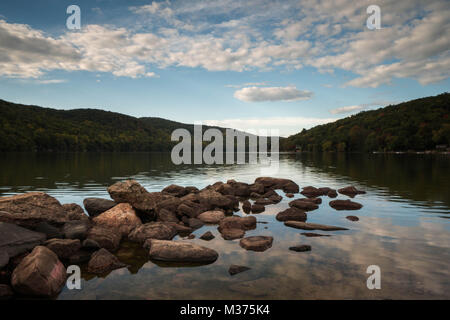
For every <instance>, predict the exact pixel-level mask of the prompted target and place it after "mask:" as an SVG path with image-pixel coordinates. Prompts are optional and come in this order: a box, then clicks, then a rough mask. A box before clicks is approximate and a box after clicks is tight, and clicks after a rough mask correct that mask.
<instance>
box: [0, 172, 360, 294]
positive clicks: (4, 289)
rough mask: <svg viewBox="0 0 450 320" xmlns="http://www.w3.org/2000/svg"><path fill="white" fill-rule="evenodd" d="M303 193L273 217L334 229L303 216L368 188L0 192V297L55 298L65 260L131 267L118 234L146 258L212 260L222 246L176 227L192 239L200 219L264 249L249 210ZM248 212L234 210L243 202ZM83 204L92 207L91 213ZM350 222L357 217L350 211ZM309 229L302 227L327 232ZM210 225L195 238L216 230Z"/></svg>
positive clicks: (97, 268)
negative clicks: (71, 196)
mask: <svg viewBox="0 0 450 320" xmlns="http://www.w3.org/2000/svg"><path fill="white" fill-rule="evenodd" d="M276 190H281V191H283V192H284V193H285V196H286V197H287V198H292V197H294V195H295V194H302V195H303V196H304V197H305V198H300V199H295V200H292V201H290V202H289V208H288V209H286V210H283V211H281V212H279V213H278V214H277V215H276V219H277V220H278V221H280V223H284V225H285V226H287V227H291V228H297V229H303V230H309V231H310V230H321V231H337V230H347V229H346V228H342V227H336V226H327V225H319V224H314V223H307V222H306V220H307V218H308V212H309V211H313V210H316V209H318V208H319V205H320V204H321V203H322V199H321V198H320V197H322V196H327V197H330V198H335V197H337V195H338V193H340V194H343V195H346V196H349V197H352V198H353V197H355V196H356V195H358V194H361V193H365V192H364V191H361V190H357V189H356V188H354V187H345V188H342V189H339V190H334V189H331V188H315V187H312V186H307V187H304V188H302V190H301V191H300V187H299V185H298V184H296V183H295V182H294V181H292V180H290V179H280V178H270V177H260V178H257V179H256V180H255V182H254V183H252V184H247V183H243V182H237V181H235V180H228V181H227V182H226V183H223V182H216V183H214V184H213V185H209V186H207V187H205V188H203V189H201V190H199V189H198V188H196V187H194V186H191V187H182V186H178V185H170V186H167V187H166V188H164V189H163V190H161V191H160V192H148V191H147V190H146V189H145V188H144V187H142V186H141V185H140V184H139V183H138V182H136V181H134V180H127V181H123V182H117V183H115V184H113V185H111V186H110V187H109V188H108V193H109V195H110V197H111V199H112V200H109V199H100V198H87V199H85V200H84V201H83V206H84V209H83V208H82V207H81V206H79V205H77V204H64V205H62V204H60V203H59V201H58V200H56V199H55V198H53V197H51V196H49V195H48V194H45V193H42V192H30V193H25V194H20V195H15V196H9V197H2V198H0V299H10V298H14V297H31V296H33V297H54V296H56V295H57V294H58V293H59V292H60V291H61V290H62V288H63V286H64V285H65V281H66V278H67V273H66V267H68V266H69V265H79V264H87V270H88V272H89V273H92V274H96V275H105V274H108V273H109V272H111V271H112V270H115V269H118V268H123V267H126V265H125V264H123V263H122V262H121V261H119V259H118V258H117V257H116V256H115V255H114V253H115V252H116V251H117V250H118V249H119V247H120V245H121V242H122V241H125V240H126V241H132V242H136V243H138V244H139V245H141V246H142V247H143V248H144V249H145V250H146V251H147V252H148V258H149V259H151V260H154V261H161V262H173V263H182V262H187V263H201V264H209V263H213V262H214V261H216V260H217V259H218V257H219V253H218V252H216V251H215V250H213V249H211V248H208V247H207V246H201V245H198V244H194V243H192V242H189V241H185V240H173V239H174V238H175V237H176V236H177V235H179V236H182V237H186V239H187V240H188V239H193V238H195V236H194V235H192V232H193V231H194V230H196V229H199V228H201V227H202V226H204V225H217V231H218V233H219V234H220V236H221V237H222V238H223V239H224V240H226V241H228V240H235V239H240V240H239V245H240V247H242V249H243V250H251V251H257V252H262V251H265V250H268V249H269V248H270V247H271V246H272V243H273V241H276V239H275V240H274V239H273V238H272V237H268V236H262V235H260V236H251V237H246V236H245V234H246V231H248V230H252V229H255V228H256V224H257V223H258V221H257V219H256V217H255V216H254V215H253V214H258V213H261V212H264V211H265V207H266V206H268V205H272V204H277V203H279V202H280V201H281V200H282V199H283V197H282V196H280V195H279V194H278V193H277V192H276ZM330 206H331V207H332V208H334V209H335V210H358V209H360V208H362V205H361V204H359V203H357V202H354V201H352V200H333V201H330ZM241 210H242V212H243V213H244V214H243V215H242V216H240V215H235V213H236V212H239V211H241ZM85 211H86V212H87V214H86V213H85ZM347 219H348V220H350V221H358V217H355V216H348V217H347ZM324 235H327V234H314V233H309V232H305V236H324ZM215 237H216V235H214V234H213V233H212V232H211V231H208V232H205V233H204V234H202V235H201V236H200V237H199V238H200V239H201V240H204V241H205V243H206V244H207V242H208V241H210V240H212V239H214V238H215ZM288 249H290V250H291V251H294V252H306V251H310V250H311V246H309V245H305V244H299V245H298V246H295V247H291V248H287V250H288ZM249 269H250V268H249V267H247V266H236V265H232V266H230V270H229V273H230V275H235V274H237V273H239V272H243V271H247V270H249Z"/></svg>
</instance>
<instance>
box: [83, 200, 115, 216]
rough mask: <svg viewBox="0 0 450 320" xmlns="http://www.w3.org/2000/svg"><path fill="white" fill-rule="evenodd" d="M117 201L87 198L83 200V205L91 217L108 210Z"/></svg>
mask: <svg viewBox="0 0 450 320" xmlns="http://www.w3.org/2000/svg"><path fill="white" fill-rule="evenodd" d="M116 204H117V203H115V202H114V201H112V200H108V199H102V198H86V199H84V200H83V206H84V208H85V209H86V211H87V213H88V214H89V216H91V217H96V216H98V215H99V214H101V213H103V212H105V211H108V210H109V209H111V208H112V207H114V206H115V205H116Z"/></svg>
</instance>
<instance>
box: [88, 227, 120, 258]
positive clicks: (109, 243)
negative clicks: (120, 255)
mask: <svg viewBox="0 0 450 320" xmlns="http://www.w3.org/2000/svg"><path fill="white" fill-rule="evenodd" d="M87 239H90V240H93V241H95V242H97V243H98V245H99V246H100V247H101V248H105V249H106V250H108V251H110V252H115V251H116V250H117V249H119V245H120V241H121V240H122V234H121V233H120V232H117V230H115V229H111V228H108V227H105V226H99V225H96V226H93V227H92V228H91V229H90V230H89V232H88V234H87Z"/></svg>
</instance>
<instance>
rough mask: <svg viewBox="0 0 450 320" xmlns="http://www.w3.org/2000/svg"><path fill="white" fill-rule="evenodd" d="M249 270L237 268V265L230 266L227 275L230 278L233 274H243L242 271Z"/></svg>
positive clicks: (241, 267) (247, 268) (243, 267)
mask: <svg viewBox="0 0 450 320" xmlns="http://www.w3.org/2000/svg"><path fill="white" fill-rule="evenodd" d="M250 269H251V268H249V267H245V266H238V265H235V264H232V265H231V266H230V268H229V269H228V273H229V274H230V275H231V276H234V275H235V274H238V273H241V272H244V271H248V270H250Z"/></svg>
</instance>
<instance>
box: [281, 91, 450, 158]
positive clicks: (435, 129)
mask: <svg viewBox="0 0 450 320" xmlns="http://www.w3.org/2000/svg"><path fill="white" fill-rule="evenodd" d="M449 113H450V94H449V93H443V94H440V95H438V96H434V97H427V98H421V99H417V100H412V101H408V102H404V103H400V104H398V105H391V106H387V107H384V108H381V109H377V110H371V111H364V112H360V113H358V114H356V115H353V116H350V117H347V118H344V119H341V120H338V121H335V122H333V123H328V124H324V125H320V126H317V127H314V128H311V129H309V130H303V131H302V132H300V133H298V134H295V135H293V136H290V137H289V138H286V139H283V140H282V141H280V146H281V149H282V150H284V151H293V150H295V149H296V148H297V149H300V150H301V151H340V152H370V151H408V150H416V151H419V150H433V149H435V148H436V146H437V145H447V146H448V145H450V120H449Z"/></svg>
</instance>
